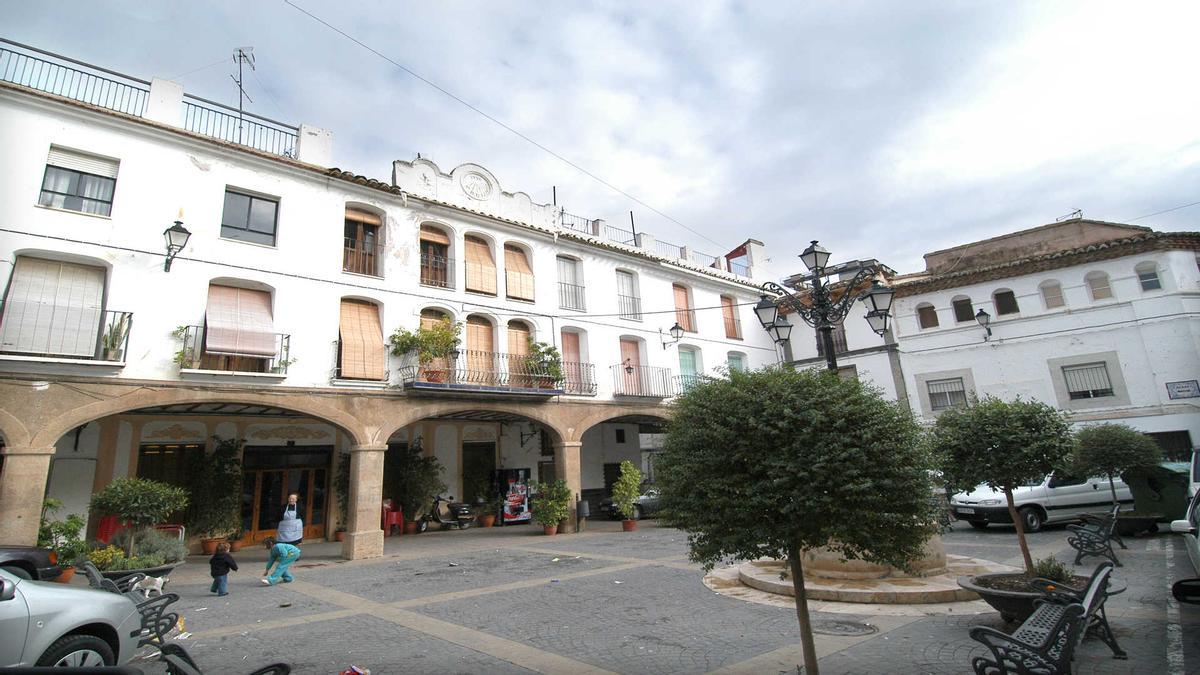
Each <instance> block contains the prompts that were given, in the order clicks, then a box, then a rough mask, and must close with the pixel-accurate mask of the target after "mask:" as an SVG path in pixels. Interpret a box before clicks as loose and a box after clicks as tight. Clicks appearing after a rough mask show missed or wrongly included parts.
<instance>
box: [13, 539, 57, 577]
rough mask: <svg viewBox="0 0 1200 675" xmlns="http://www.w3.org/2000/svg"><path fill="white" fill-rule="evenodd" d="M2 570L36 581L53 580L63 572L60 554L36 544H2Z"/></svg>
mask: <svg viewBox="0 0 1200 675" xmlns="http://www.w3.org/2000/svg"><path fill="white" fill-rule="evenodd" d="M0 570H4V571H5V572H8V573H9V574H12V575H13V576H17V577H20V578H22V579H34V580H36V581H51V580H53V579H56V578H57V577H58V576H59V575H60V574H62V568H61V567H59V566H58V555H57V554H55V553H54V551H51V550H50V549H48V548H38V547H36V546H0Z"/></svg>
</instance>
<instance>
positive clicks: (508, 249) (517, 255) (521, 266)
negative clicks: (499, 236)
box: [504, 244, 533, 300]
mask: <svg viewBox="0 0 1200 675" xmlns="http://www.w3.org/2000/svg"><path fill="white" fill-rule="evenodd" d="M504 279H505V286H504V288H505V293H506V294H507V295H508V297H510V298H517V299H518V300H533V267H531V266H530V265H529V256H528V255H526V254H525V251H524V250H522V249H520V248H518V247H517V246H513V245H512V244H505V245H504Z"/></svg>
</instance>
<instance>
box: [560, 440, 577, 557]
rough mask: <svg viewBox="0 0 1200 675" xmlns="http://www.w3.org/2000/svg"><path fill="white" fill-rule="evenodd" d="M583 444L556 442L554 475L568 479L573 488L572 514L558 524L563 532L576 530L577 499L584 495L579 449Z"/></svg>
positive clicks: (570, 486)
mask: <svg viewBox="0 0 1200 675" xmlns="http://www.w3.org/2000/svg"><path fill="white" fill-rule="evenodd" d="M582 446H583V443H581V442H579V441H571V442H568V443H555V444H554V477H555V478H560V479H562V480H565V481H567V487H569V488H571V515H569V516H567V520H566V522H564V523H560V524H559V526H558V531H559V532H562V533H563V534H570V533H572V532H574V531H575V520H576V514H575V500H576V499H578V498H579V497H580V496H582V495H581V493H582V491H583V473H582V470H581V468H580V463H579V449H580V448H581V447H582Z"/></svg>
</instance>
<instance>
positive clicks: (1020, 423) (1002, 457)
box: [930, 396, 1074, 576]
mask: <svg viewBox="0 0 1200 675" xmlns="http://www.w3.org/2000/svg"><path fill="white" fill-rule="evenodd" d="M930 441H931V444H932V446H933V448H934V451H935V452H937V453H939V454H941V455H942V459H943V460H944V466H943V468H942V470H943V473H944V475H945V478H946V483H947V484H948V485H949V486H950V487H951V488H952V489H955V490H962V491H970V490H974V489H975V488H976V487H978V486H980V485H987V486H988V487H990V488H992V489H993V490H996V491H998V492H1003V493H1004V498H1005V500H1006V501H1007V503H1008V515H1009V516H1010V517H1011V518H1012V521H1013V524H1014V525H1015V526H1016V529H1017V542H1018V543H1019V545H1020V547H1021V556H1022V557H1023V558H1024V560H1025V573H1026V574H1028V575H1030V576H1033V558H1032V557H1031V556H1030V555H1029V544H1028V543H1026V541H1025V527H1024V525H1023V523H1022V519H1021V516H1020V514H1019V513H1018V512H1017V508H1016V506H1015V505H1014V503H1013V496H1012V491H1013V490H1014V489H1015V488H1018V487H1020V486H1022V485H1026V484H1028V483H1030V482H1033V481H1040V480H1042V479H1043V478H1045V477H1046V474H1048V473H1050V472H1051V471H1053V470H1054V469H1056V468H1061V467H1062V466H1063V465H1064V464H1066V462H1067V461H1068V459H1069V458H1070V455H1071V451H1072V449H1073V447H1074V441H1073V440H1072V438H1071V432H1070V429H1069V428H1068V427H1067V422H1066V420H1065V419H1063V416H1062V414H1061V413H1060V412H1058V411H1057V410H1055V409H1054V408H1052V407H1050V406H1048V405H1046V404H1045V403H1040V402H1038V401H1024V400H1021V399H1017V400H1015V401H1002V400H1000V399H997V398H994V397H991V396H989V397H987V398H985V399H983V400H981V401H977V402H975V403H974V404H972V405H969V406H966V407H963V408H952V409H950V410H946V411H943V412H942V414H941V415H939V416H938V420H937V423H936V424H934V425H933V430H932V432H931V439H930Z"/></svg>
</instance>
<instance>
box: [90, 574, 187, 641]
mask: <svg viewBox="0 0 1200 675" xmlns="http://www.w3.org/2000/svg"><path fill="white" fill-rule="evenodd" d="M79 569H81V570H83V573H84V575H85V576H87V579H88V585H89V586H91V587H92V588H95V589H99V590H102V591H108V592H109V593H116V594H117V595H124V596H125V597H127V598H129V600H130V602H132V603H133V604H134V607H135V608H137V611H138V613H139V614H141V616H142V625H141V626H139V627H138V629H137V630H136V631H134V632H132V633H131V634H130V637H137V638H139V639H138V646H139V647H144V646H146V645H150V644H153V645H161V644H162V643H163V639H164V638H165V637H166V635H167V633H169V632H171V629H172V628H174V627H175V624H177V623H179V614H177V613H175V612H168V611H166V610H167V606H168V605H170V604H171V603H173V602H175V601H176V600H178V599H179V596H178V595H176V594H174V593H163V594H161V595H157V596H155V597H153V598H149V599H146V598H144V597H142V595H141V594H140V593H138V592H137V591H136V590H134V589H133V586H134V584H136V583H137V582H139V581H141V580H142V579H145V578H146V575H145V574H142V573H141V572H134V573H133V574H128V575H126V576H123V577H121V578H120V579H116V580H113V579H106V578H105V577H104V575H102V574H100V570H99V569H97V568H96V566H95V565H93V564H92V562H91V561H87V562H84V563H83V564H81V565H79Z"/></svg>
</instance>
